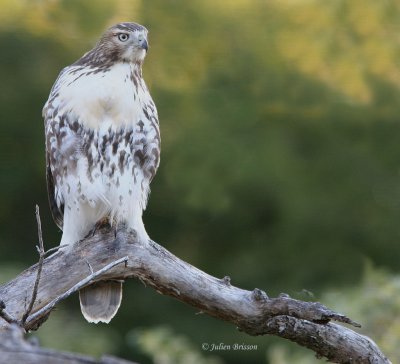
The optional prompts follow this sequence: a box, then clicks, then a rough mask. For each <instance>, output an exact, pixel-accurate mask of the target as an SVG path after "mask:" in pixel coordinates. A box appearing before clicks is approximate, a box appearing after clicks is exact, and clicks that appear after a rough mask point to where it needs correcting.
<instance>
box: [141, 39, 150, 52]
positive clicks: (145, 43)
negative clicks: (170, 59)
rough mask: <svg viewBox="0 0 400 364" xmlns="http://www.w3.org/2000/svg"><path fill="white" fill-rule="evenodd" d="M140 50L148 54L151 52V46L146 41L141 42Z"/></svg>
mask: <svg viewBox="0 0 400 364" xmlns="http://www.w3.org/2000/svg"><path fill="white" fill-rule="evenodd" d="M140 48H142V49H144V50H145V51H146V52H147V51H148V50H149V44H148V43H147V40H146V39H142V40H141V41H140Z"/></svg>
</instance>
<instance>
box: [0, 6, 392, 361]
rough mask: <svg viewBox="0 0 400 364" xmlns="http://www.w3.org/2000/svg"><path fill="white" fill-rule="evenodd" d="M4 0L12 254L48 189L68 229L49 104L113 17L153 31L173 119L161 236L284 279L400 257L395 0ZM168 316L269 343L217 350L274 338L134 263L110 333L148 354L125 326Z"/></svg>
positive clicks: (248, 355)
mask: <svg viewBox="0 0 400 364" xmlns="http://www.w3.org/2000/svg"><path fill="white" fill-rule="evenodd" d="M0 10H1V11H0V49H1V51H0V80H1V84H0V122H1V125H2V128H1V132H0V168H1V179H0V191H1V195H0V198H1V204H0V221H1V229H0V242H1V249H2V255H1V264H2V265H5V264H7V266H10V264H12V262H17V263H15V264H18V266H21V264H23V265H28V264H32V263H33V262H34V261H35V260H36V259H37V257H36V252H35V248H34V245H35V237H36V223H35V218H34V206H35V204H36V203H38V204H39V205H40V206H41V212H42V220H43V229H44V232H45V240H46V244H47V246H48V247H50V246H54V245H57V244H58V241H59V239H60V232H59V231H57V229H56V227H55V224H54V223H53V222H52V220H51V217H50V213H49V210H48V208H47V196H46V186H45V173H44V170H45V169H44V136H43V126H42V125H43V123H42V119H41V109H42V106H43V105H44V103H45V101H46V99H47V96H48V93H49V90H50V88H51V86H52V84H53V82H54V80H55V79H56V77H57V74H58V72H59V71H60V70H61V68H63V67H64V66H66V65H68V64H70V63H72V62H73V61H75V60H76V59H77V58H79V57H80V56H81V55H82V54H83V53H84V52H85V51H87V50H88V49H89V48H90V47H91V46H92V45H93V44H94V42H95V41H96V39H97V38H98V36H99V35H100V34H101V32H102V31H103V30H104V29H105V28H106V27H107V26H109V25H111V24H113V23H116V22H120V21H137V22H139V23H141V24H144V25H146V26H147V27H148V29H149V31H150V46H151V49H150V51H149V54H148V57H147V60H146V62H145V66H144V76H145V79H146V81H147V83H148V85H149V88H150V90H151V92H152V95H153V98H154V99H155V102H156V104H157V106H158V110H159V115H160V123H161V131H162V160H161V167H160V170H159V172H158V175H157V177H156V178H155V180H154V181H153V184H152V195H151V198H150V204H149V207H148V209H147V211H146V214H145V222H146V227H147V230H148V232H149V234H150V236H152V238H153V239H154V240H156V241H158V242H160V243H161V244H163V245H164V246H166V247H167V248H168V249H170V250H171V251H172V252H173V253H175V254H176V255H178V256H179V257H181V258H182V259H185V260H186V261H189V262H191V263H192V264H194V265H196V266H198V267H199V268H201V269H203V270H206V271H207V272H209V273H211V274H213V275H216V276H219V277H223V276H225V275H230V276H231V278H232V283H233V284H235V285H240V286H242V287H244V288H249V289H252V288H254V287H255V286H257V287H259V288H262V289H265V290H266V291H267V292H268V293H269V294H271V295H274V294H276V293H278V292H281V291H286V292H288V293H291V294H293V293H294V292H297V291H301V290H302V289H303V288H306V289H309V290H311V291H313V292H315V294H316V295H319V294H320V293H321V292H323V291H327V290H329V289H331V288H332V287H336V288H337V289H338V291H339V292H340V291H341V290H342V289H344V287H353V286H357V285H358V284H360V281H361V278H362V272H363V262H364V261H365V259H368V260H370V261H371V262H373V263H374V264H376V265H377V266H380V267H385V268H386V269H387V270H390V271H393V272H398V271H399V270H400V266H399V263H398V262H399V256H400V244H399V240H400V229H399V226H398V221H399V219H400V168H399V166H400V163H399V162H400V148H399V142H398V141H399V137H400V123H399V121H398V115H400V93H399V87H400V71H399V67H398V63H399V56H400V42H399V34H400V23H399V22H398V18H399V16H400V2H399V1H395V0H387V1H381V2H377V1H375V0H353V1H351V2H350V1H344V0H296V1H294V0H270V1H262V0H235V1H229V0H220V1H218V2H216V1H211V0H202V1H200V0H194V1H190V2H189V1H187V2H185V1H183V0H169V1H161V0H148V1H143V0H131V1H129V0H117V1H112V0H88V1H77V0H30V1H28V0H0ZM375 294H376V295H377V294H378V291H376V292H375V291H374V289H371V295H372V296H373V295H375ZM392 294H393V295H394V292H392ZM388 300H389V299H388ZM389 301H390V300H389ZM62 307H64V306H62ZM65 307H66V308H65V314H66V315H68V316H67V317H71V320H75V321H76V322H79V321H80V322H81V326H80V327H81V329H74V331H76V335H79V333H78V332H79V331H82V335H81V337H84V336H92V335H95V336H96V334H95V333H94V332H95V331H94V329H97V327H94V328H93V331H91V332H93V333H94V334H91V333H88V332H87V331H86V325H87V324H86V323H85V322H84V321H83V319H82V318H81V317H80V315H79V308H78V304H77V300H76V297H74V299H71V300H68V302H67V304H66V306H65ZM333 308H335V307H333ZM348 309H350V307H349V308H347V307H344V308H343V310H342V311H343V312H345V313H349V312H348ZM371 309H372V308H371ZM51 319H52V318H51ZM51 319H50V320H51ZM54 320H55V319H54ZM75 321H74V322H75ZM364 323H365V322H364ZM77 325H78V324H77ZM159 325H167V326H170V327H173V328H174V329H173V332H174V333H177V335H178V333H179V334H182V335H186V336H188V337H190V340H191V342H193V343H194V345H195V346H196V345H197V349H199V350H200V346H201V343H202V342H215V343H219V342H225V343H234V342H240V343H241V342H245V343H246V344H253V343H257V344H258V345H259V350H257V351H253V352H235V353H233V352H224V353H218V355H221V357H223V358H224V360H226V361H227V362H229V363H240V362H243V360H246V362H247V363H251V362H254V363H257V362H261V361H264V360H265V352H266V350H267V347H268V343H270V342H271V340H270V339H268V338H249V337H247V336H245V335H243V334H241V333H238V332H235V330H234V328H233V327H232V326H230V325H228V324H225V323H222V322H219V321H216V320H214V319H211V318H207V317H204V316H202V315H201V316H195V315H194V312H193V310H192V309H191V308H188V307H185V306H183V305H182V304H180V303H179V302H175V301H174V300H172V299H170V298H166V297H161V296H155V293H154V292H153V291H152V290H148V289H145V288H144V287H143V286H142V285H141V284H140V283H137V282H136V283H135V282H131V281H130V282H128V283H127V284H126V285H125V296H124V301H123V307H122V310H121V312H120V313H119V315H118V316H117V317H116V318H115V320H113V322H112V323H111V324H110V325H109V326H108V327H107V328H106V329H105V330H103V328H102V329H101V332H102V334H100V331H99V336H101V335H103V333H104V332H108V331H109V332H110V342H111V343H112V344H110V346H103V347H104V350H109V349H110V351H112V352H114V353H115V354H120V355H123V356H125V357H128V358H133V359H137V360H139V359H141V360H142V362H144V363H145V362H148V361H149V360H150V359H148V357H147V359H146V354H145V353H144V352H140V351H139V350H136V349H135V347H134V346H132V345H130V344H129V340H128V339H127V337H128V336H126V335H127V333H128V332H129V331H130V330H131V329H133V328H135V327H138V326H140V327H147V328H151V327H153V326H159ZM77 327H78V326H77ZM194 328H195V329H194ZM43 330H44V329H43ZM52 330H56V329H55V328H54V329H52ZM88 330H92V328H91V329H88ZM99 330H100V329H99ZM371 330H372V331H374V332H375V329H374V328H371ZM112 333H114V334H115V335H117V337H118V338H119V339H118V340H115V339H112V337H113V335H114V334H112ZM116 333H118V334H116ZM68 335H72V334H68ZM171 335H173V334H171ZM393 335H395V336H396V338H397V339H398V338H399V337H400V334H399V333H393ZM63 340H64V339H60V342H61V344H62V343H63ZM82 340H83V339H82ZM272 341H273V340H272ZM96 345H97V344H93V345H87V352H88V353H90V352H92V353H95V354H96V353H98V351H97V349H91V348H93V347H98V346H96ZM102 345H103V344H100V346H102ZM171 345H172V344H171ZM73 346H74V345H71V347H73ZM111 347H112V349H111ZM80 349H82V348H81V347H80V348H79V350H80ZM203 354H204V355H205V353H203ZM146 360H147V361H146Z"/></svg>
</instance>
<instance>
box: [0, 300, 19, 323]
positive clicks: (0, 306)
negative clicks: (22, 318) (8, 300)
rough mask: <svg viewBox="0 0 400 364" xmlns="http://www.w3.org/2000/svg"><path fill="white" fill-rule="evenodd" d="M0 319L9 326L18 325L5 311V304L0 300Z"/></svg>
mask: <svg viewBox="0 0 400 364" xmlns="http://www.w3.org/2000/svg"><path fill="white" fill-rule="evenodd" d="M0 317H2V318H3V319H4V320H6V321H7V322H8V323H9V324H15V323H18V320H16V319H15V318H14V317H12V316H11V315H10V314H9V313H8V312H7V311H6V304H5V303H4V301H1V300H0Z"/></svg>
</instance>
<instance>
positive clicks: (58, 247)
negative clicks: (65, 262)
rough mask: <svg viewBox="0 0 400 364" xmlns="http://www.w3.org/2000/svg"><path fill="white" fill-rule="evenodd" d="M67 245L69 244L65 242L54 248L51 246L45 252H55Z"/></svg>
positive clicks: (45, 253)
mask: <svg viewBox="0 0 400 364" xmlns="http://www.w3.org/2000/svg"><path fill="white" fill-rule="evenodd" d="M66 246H68V244H63V245H59V246H55V247H54V248H50V249H49V250H46V251H45V252H44V255H49V254H50V253H53V252H55V251H57V250H60V249H62V248H65V247H66Z"/></svg>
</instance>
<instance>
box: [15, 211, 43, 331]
mask: <svg viewBox="0 0 400 364" xmlns="http://www.w3.org/2000/svg"><path fill="white" fill-rule="evenodd" d="M35 215H36V222H37V228H38V237H39V246H36V249H37V251H38V253H39V263H38V268H37V274H36V280H35V285H34V286H33V291H32V298H31V302H30V303H29V306H28V309H27V310H26V311H25V313H24V315H23V316H22V320H21V325H22V326H24V324H25V322H26V319H27V318H28V316H29V315H30V313H31V312H32V309H33V305H34V304H35V301H36V296H37V292H38V289H39V281H40V275H41V274H42V268H43V261H44V257H45V255H46V254H45V251H44V246H43V235H42V223H41V221H40V212H39V206H38V205H36V211H35Z"/></svg>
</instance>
